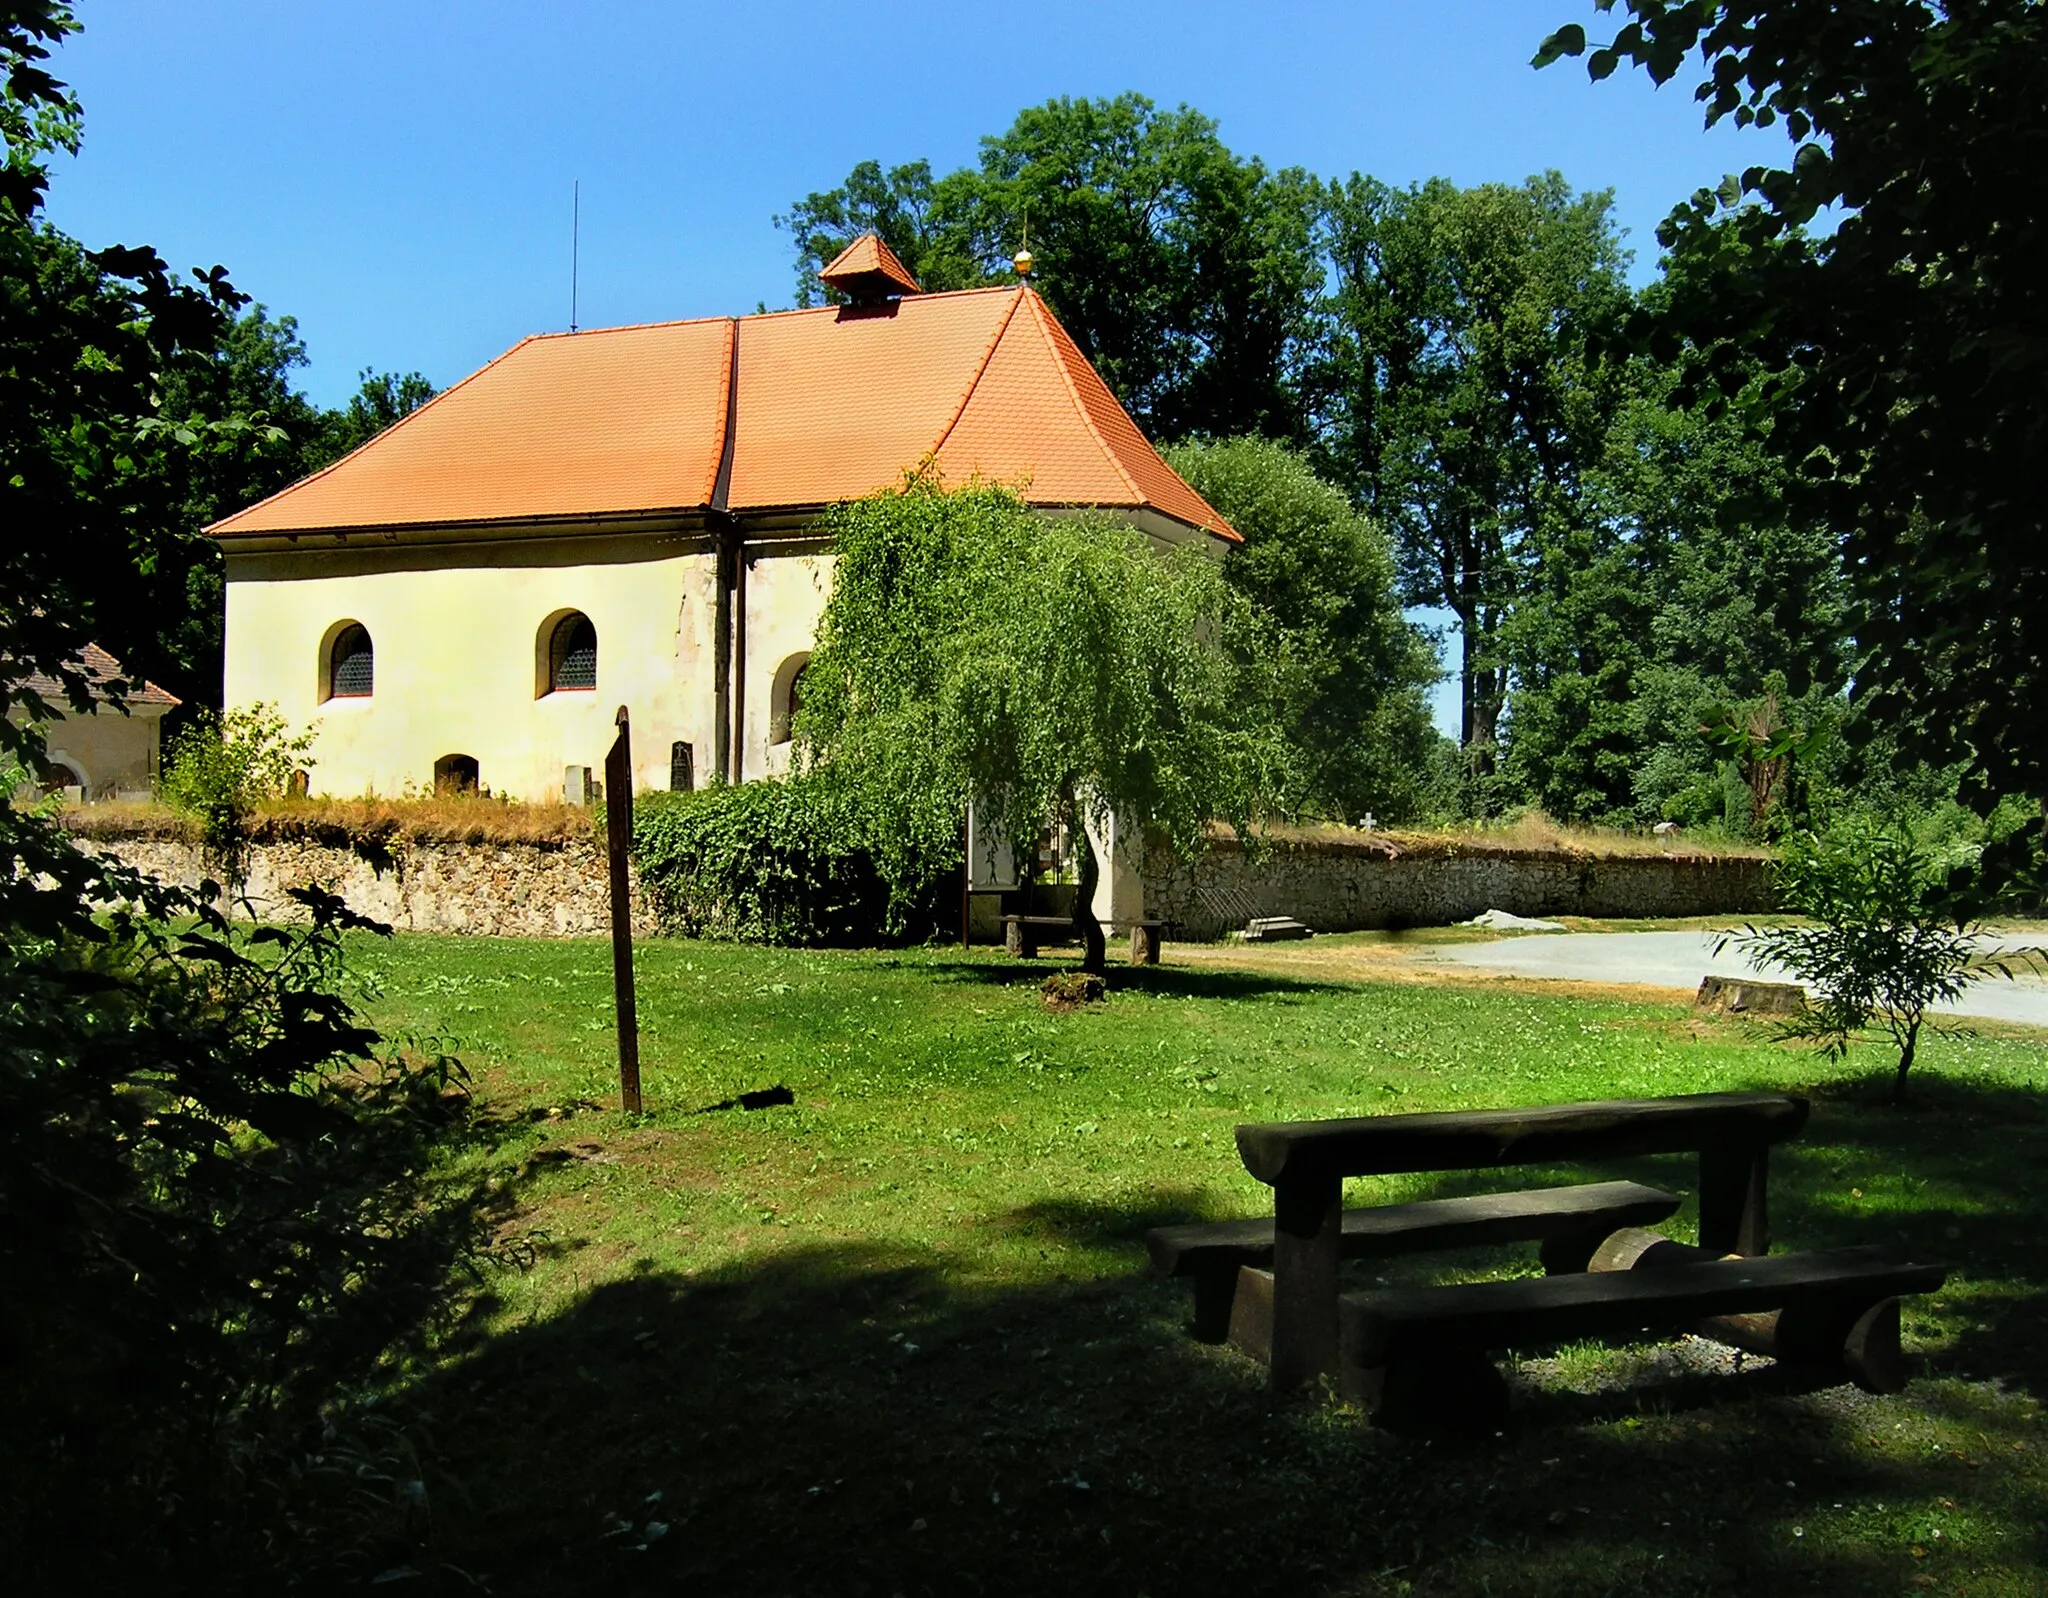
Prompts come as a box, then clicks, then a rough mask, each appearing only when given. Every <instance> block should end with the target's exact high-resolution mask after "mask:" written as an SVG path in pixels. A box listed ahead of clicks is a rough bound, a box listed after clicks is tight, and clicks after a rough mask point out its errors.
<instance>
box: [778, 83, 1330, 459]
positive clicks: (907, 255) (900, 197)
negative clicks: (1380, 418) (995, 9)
mask: <svg viewBox="0 0 2048 1598" xmlns="http://www.w3.org/2000/svg"><path fill="white" fill-rule="evenodd" d="M1316 207H1317V195H1316V185H1315V183H1314V181H1313V179H1311V178H1309V177H1308V176H1307V175H1306V174H1304V173H1302V172H1299V171H1294V170H1289V171H1283V172H1277V173H1275V172H1269V171H1268V170H1267V169H1266V167H1265V166H1264V165H1263V164H1262V163H1261V162H1259V161H1257V160H1245V159H1242V158H1240V157H1238V156H1236V155H1233V154H1232V153H1231V151H1230V150H1229V149H1228V148H1227V147H1226V146H1225V145H1224V143H1223V141H1222V140H1221V139H1219V138H1218V137H1217V134H1216V124H1215V123H1214V122H1213V121H1211V120H1210V119H1209V118H1208V117H1205V116H1203V115H1202V114H1201V113H1200V112H1197V111H1193V110H1190V109H1188V108H1187V107H1185V106H1182V107H1179V108H1177V109H1175V110H1172V111H1162V110H1160V109H1158V108H1157V107H1156V106H1154V105H1153V104H1152V102H1151V101H1149V100H1147V99H1146V98H1145V97H1144V96H1142V95H1138V94H1123V95H1119V96H1117V97H1116V98H1115V99H1113V100H1104V99H1096V100H1087V99H1068V98H1064V97H1062V98H1060V99H1056V100H1049V101H1047V102H1046V103H1045V104H1044V105H1041V106H1033V107H1030V108H1028V109H1026V110H1024V111H1021V112H1019V113H1018V115H1017V118H1016V120H1015V122H1013V123H1012V124H1011V126H1010V127H1009V128H1008V130H1006V131H1005V132H1003V133H1000V134H997V135H995V136H993V137H990V138H986V139H984V140H983V141H982V147H981V158H980V161H979V163H978V165H976V166H974V167H968V168H963V169H961V170H959V171H955V172H951V173H948V174H946V175H945V176H944V177H941V178H937V179H934V178H933V177H932V174H931V168H930V166H929V165H928V164H927V163H925V162H922V161H919V162H913V163H909V164H906V165H902V166H898V167H895V168H893V169H891V170H890V171H888V172H887V173H886V174H885V173H884V172H883V170H882V168H881V166H880V165H879V163H876V162H872V161H870V162H863V163H862V164H861V165H860V166H858V167H856V168H855V169H854V171H853V172H852V173H851V174H850V175H849V177H848V179H847V181H846V182H845V183H844V184H842V185H841V186H840V187H839V188H837V189H833V190H830V191H827V192H825V193H820V194H812V195H810V196H808V197H806V198H805V199H803V200H801V201H799V202H798V203H797V204H795V205H793V206H792V207H791V208H790V210H789V212H788V214H786V215H784V216H781V217H778V218H777V219H776V220H777V223H778V225H780V226H782V227H784V228H786V229H788V230H789V231H790V232H791V233H792V234H794V235H795V238H796V249H797V292H798V303H800V304H811V303H813V302H814V300H815V299H816V298H817V297H818V296H819V295H820V294H821V293H822V289H821V286H820V285H819V283H818V280H817V270H818V268H819V267H820V266H822V265H823V264H824V263H825V262H827V261H829V260H830V259H831V258H832V257H833V256H834V255H836V254H837V253H838V252H839V251H840V250H841V249H843V248H844V247H845V246H846V245H847V244H848V243H850V242H851V241H852V239H853V238H854V237H855V236H856V235H857V234H858V233H860V232H863V231H865V230H867V229H869V228H873V229H874V230H875V231H876V232H878V233H880V234H881V236H882V238H883V239H884V240H885V241H886V242H887V243H888V244H889V246H890V247H891V248H892V249H894V250H895V251H896V252H897V254H898V255H900V256H901V257H902V258H903V261H904V264H905V265H907V266H908V267H909V268H910V269H911V271H912V272H913V273H915V274H917V276H918V277H919V279H920V281H921V282H922V283H923V284H924V286H925V287H926V288H927V289H942V288H972V287H980V286H982V285H984V284H989V283H1005V282H1014V281H1015V277H1014V274H1013V273H1012V271H1011V268H1010V260H1011V257H1012V256H1013V255H1015V254H1016V252H1017V249H1018V247H1019V246H1020V245H1022V244H1023V243H1024V239H1025V230H1026V226H1027V223H1028V226H1029V231H1030V243H1031V251H1032V254H1033V255H1034V256H1035V257H1036V258H1037V267H1036V270H1035V271H1034V272H1033V274H1032V279H1031V281H1032V284H1033V286H1034V287H1036V288H1037V289H1038V290H1039V292H1040V293H1042V294H1043V295H1044V296H1045V298H1046V301H1047V303H1049V304H1050V305H1051V306H1052V308H1053V310H1054V311H1055V312H1056V313H1057V314H1058V316H1059V318H1060V321H1061V322H1062V323H1063V324H1064V325H1065V327H1066V329H1067V331H1068V332H1069V333H1071V334H1072V335H1073V336H1074V340H1075V342H1076V343H1078V344H1079V345H1080V347H1081V349H1082V351H1083V353H1085V354H1086V355H1087V356H1088V358H1089V359H1090V360H1091V361H1093V362H1094V364H1095V367H1096V369H1097V370H1098V371H1099V372H1101V373H1102V376H1103V378H1104V379H1105V380H1106V381H1107V382H1108V383H1109V385H1110V387H1111V388H1112V389H1113V390H1114V391H1115V393H1116V395H1117V397H1118V398H1119V399H1120V400H1122V401H1123V403H1124V404H1125V405H1126V406H1127V407H1128V408H1129V409H1130V411H1131V412H1132V414H1133V415H1134V416H1136V417H1137V418H1138V421H1139V423H1140V425H1141V426H1143V427H1145V428H1146V429H1147V431H1148V432H1149V433H1151V434H1152V436H1154V437H1157V438H1180V437H1184V436H1186V435H1189V434H1194V433H1204V434H1211V435H1218V436H1221V435H1228V434H1235V433H1265V434H1268V435H1272V436H1279V437H1288V436H1296V435H1299V434H1300V433H1302V431H1303V428H1304V419H1303V412H1302V398H1301V390H1300V387H1299V384H1298V383H1297V382H1296V374H1297V371H1298V369H1299V367H1300V366H1301V364H1302V362H1303V360H1304V359H1305V356H1306V351H1307V348H1308V343H1309V341H1310V340H1311V339H1312V337H1313V335H1314V331H1315V328H1314V296H1315V293H1316V291H1317V289H1318V287H1319V286H1320V284H1321V280H1322V273H1321V268H1320V265H1319V263H1318V261H1317V259H1316V246H1315V219H1316Z"/></svg>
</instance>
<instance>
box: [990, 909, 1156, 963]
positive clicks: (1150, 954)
mask: <svg viewBox="0 0 2048 1598" xmlns="http://www.w3.org/2000/svg"><path fill="white" fill-rule="evenodd" d="M1001 920H1002V924H1003V948H1004V949H1005V950H1006V951H1008V952H1009V953H1010V954H1013V955H1015V956H1016V957H1017V958H1018V959H1020V960H1035V959H1037V958H1038V946H1039V945H1040V944H1041V943H1063V942H1065V941H1066V940H1067V939H1069V938H1071V937H1073V935H1074V918H1073V917H1072V916H1032V915H1006V916H1003V917H1002V918H1001ZM1120 924H1121V925H1123V926H1127V927H1129V928H1130V933H1131V964H1132V965H1157V964H1158V963H1159V933H1160V928H1161V927H1162V926H1164V925H1165V923H1164V922H1160V921H1151V920H1140V921H1127V922H1123V923H1120Z"/></svg>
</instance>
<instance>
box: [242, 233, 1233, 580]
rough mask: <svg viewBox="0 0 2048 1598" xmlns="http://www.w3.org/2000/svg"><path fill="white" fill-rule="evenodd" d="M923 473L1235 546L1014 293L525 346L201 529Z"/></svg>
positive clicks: (505, 513)
mask: <svg viewBox="0 0 2048 1598" xmlns="http://www.w3.org/2000/svg"><path fill="white" fill-rule="evenodd" d="M906 276H907V274H906ZM933 462H936V464H937V466H938V469H939V471H940V473H941V475H942V477H943V479H944V481H946V482H947V483H949V484H958V483H962V482H966V481H968V480H970V479H972V478H976V477H979V478H982V479H985V480H990V481H996V482H1002V483H1006V484H1010V485H1012V486H1014V487H1016V489H1017V490H1018V491H1019V492H1020V493H1021V494H1022V495H1023V496H1024V498H1025V499H1026V500H1028V501H1029V502H1031V503H1033V504H1036V505H1043V506H1049V507H1054V506H1061V507H1063V506H1084V505H1086V506H1102V507H1106V508H1111V509H1119V510H1130V511H1137V510H1151V511H1156V512H1158V513H1160V514H1161V515H1164V516H1166V517H1168V518H1171V519H1172V520H1174V521H1176V522H1180V523H1182V524H1183V525H1185V526H1187V527H1190V528H1195V529H1200V530H1205V531H1208V532H1210V533H1213V534H1215V535H1216V536H1218V537H1220V538H1224V539H1228V540H1231V541H1233V542H1235V541H1236V539H1237V534H1236V533H1235V532H1234V531H1232V529H1231V528H1230V526H1229V524H1228V523H1226V522H1225V521H1224V520H1223V518H1222V517H1220V516H1218V515H1217V514H1216V512H1215V511H1214V510H1213V509H1212V508H1211V507H1210V506H1209V505H1208V503H1207V502H1206V501H1204V500H1203V499H1202V497H1201V496H1200V495H1199V494H1197V493H1196V492H1195V491H1194V490H1193V489H1192V488H1190V487H1189V486H1188V485H1187V484H1186V483H1185V482H1183V481H1182V480H1181V479H1180V477H1179V476H1178V475H1176V474H1175V473H1174V471H1173V470H1172V468H1170V467H1169V466H1168V465H1167V464H1166V463H1165V462H1164V461H1163V460H1161V459H1160V457H1159V454H1158V452H1157V451H1156V450H1154V449H1153V448H1152V446H1151V445H1150V444H1149V443H1147V442H1146V440H1145V437H1144V435H1143V434H1142V433H1140V432H1139V431H1138V428H1137V426H1136V424H1134V423H1133V422H1132V421H1131V419H1130V417H1129V416H1128V415H1126V414H1125V412H1124V410H1123V407H1122V406H1121V405H1119V404H1118V403H1117V401H1116V397H1115V396H1114V395H1113V394H1111V393H1110V391H1109V389H1108V387H1107V385H1105V384H1104V383H1103V381H1102V379H1101V377H1100V376H1098V375H1097V374H1096V372H1095V369H1094V368H1093V367H1092V366H1090V365H1089V363H1088V361H1087V359H1086V357H1084V356H1083V355H1082V354H1081V352H1080V350H1079V349H1078V348H1077V347H1076V346H1075V344H1074V341H1073V340H1072V339H1071V338H1070V337H1069V336H1068V335H1067V332H1066V330H1065V329H1064V328H1062V327H1061V326H1060V325H1059V322H1058V321H1057V320H1056V319H1055V318H1054V316H1053V314H1052V312H1051V311H1050V310H1049V309H1048V308H1047V307H1046V305H1045V302H1044V301H1043V300H1041V299H1040V298H1039V297H1038V295H1037V294H1036V293H1035V292H1034V291H1033V290H1032V289H1030V288H1029V287H1028V286H1025V287H1018V288H996V289H974V290H968V291H964V292H960V293H952V294H910V295H906V296H905V297H903V298H901V299H897V300H891V301H889V302H887V303H885V304H881V305H872V306H841V307H830V306H828V307H824V308H822V309H817V310H806V311H780V312H772V313H768V314H765V315H760V316H749V317H739V318H724V317H721V318H716V319H712V320H705V321H692V322H668V323H660V324H656V325H652V326H645V327H623V328H613V329H609V330H604V331H596V332H585V333H575V334H566V333H554V334H543V335H540V336H537V337H534V338H529V339H527V340H526V341H525V342H523V343H521V344H519V345H516V346H515V347H514V348H513V349H511V350H510V351H508V352H507V353H506V354H504V355H502V356H500V357H499V358H498V359H497V360H495V361H493V362H492V363H491V364H490V365H489V366H486V367H485V368H483V370H482V371H480V372H477V373H475V374H474V375H473V376H471V377H469V378H467V379H465V380H464V381H463V382H461V383H458V384H457V385H456V386H455V387H453V388H451V389H449V390H448V391H447V392H446V393H445V394H442V395H441V396H439V397H438V398H436V399H434V400H432V401H430V402H429V403H428V404H426V405H424V406H422V407H421V408H420V409H419V410H417V411H415V412H413V413H412V414H411V415H410V416H408V417H406V418H405V419H404V420H402V421H400V422H398V423H397V424H396V425H395V426H393V427H391V428H389V429H387V430H386V431H385V432H383V433H381V434H379V435H378V436H377V437H376V438H374V439H372V440H371V441H370V442H369V443H367V444H365V445H364V446H363V447H362V448H361V449H359V450H357V451H356V452H355V453H354V454H352V455H348V456H345V457H344V458H343V459H341V460H339V461H337V462H336V463H335V464H334V465H332V466H330V467H328V468H327V469H326V470H325V471H322V472H318V473H316V474H314V475H313V476H311V477H308V478H305V479H304V480H302V481H300V482H298V483H295V484H293V485H292V486H291V487H289V488H287V489H285V490H283V491H282V492H281V493H278V494H275V495H273V496H271V497H270V498H269V499H266V500H264V501H262V502H261V503H259V504H256V505H252V506H251V507H249V508H248V509H247V510H244V511H240V512H237V513H236V514H235V515H232V516H229V517H226V518H224V519H223V520H221V521H219V522H216V523H215V524H214V525H213V526H212V527H211V528H210V529H209V531H210V532H213V533H214V534H216V535H218V536H220V537H222V538H226V539H233V538H236V537H241V536H255V535H279V534H296V533H305V532H339V531H348V530H357V529H365V530H366V529H371V528H376V529H389V530H403V529H406V528H428V527H447V526H458V525H461V524H465V523H467V524H475V523H504V524H517V523H523V522H549V521H555V522H559V521H564V520H579V521H580V520H605V519H610V518H631V517H636V516H649V515H659V514H663V513H670V514H678V513H680V514H689V513H693V512H703V511H709V510H724V511H729V512H732V513H734V514H738V515H746V514H749V513H765V512H773V511H804V510H810V509H815V508H820V507H823V506H825V505H829V504H833V503H836V502H837V501H840V500H844V499H854V498H858V497H860V496H862V495H864V494H869V493H872V492H874V491H876V490H877V489H882V488H888V487H891V486H894V485H896V484H898V483H900V482H901V481H902V480H903V478H904V475H905V473H906V472H910V471H913V470H917V469H920V468H922V467H927V466H928V465H930V464H931V463H933ZM722 467H723V468H724V470H723V471H722V470H721V468H722ZM721 479H723V480H724V481H723V483H722V484H721Z"/></svg>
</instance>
